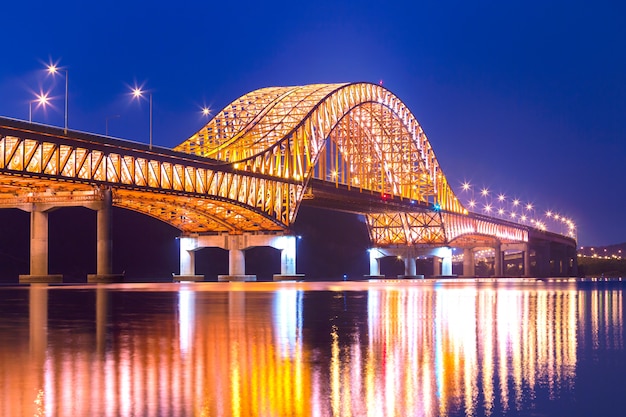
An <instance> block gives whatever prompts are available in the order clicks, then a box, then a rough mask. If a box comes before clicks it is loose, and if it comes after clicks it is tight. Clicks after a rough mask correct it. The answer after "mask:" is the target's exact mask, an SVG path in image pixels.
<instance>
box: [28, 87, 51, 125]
mask: <svg viewBox="0 0 626 417" xmlns="http://www.w3.org/2000/svg"><path fill="white" fill-rule="evenodd" d="M36 97H37V98H36V99H35V100H30V101H29V102H28V123H32V122H33V103H37V107H39V106H43V107H45V106H46V104H48V101H49V100H50V99H49V98H48V94H47V93H41V94H37V95H36Z"/></svg>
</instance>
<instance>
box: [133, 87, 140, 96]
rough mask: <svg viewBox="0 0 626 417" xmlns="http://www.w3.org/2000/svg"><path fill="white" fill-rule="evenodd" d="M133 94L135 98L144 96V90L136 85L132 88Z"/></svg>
mask: <svg viewBox="0 0 626 417" xmlns="http://www.w3.org/2000/svg"><path fill="white" fill-rule="evenodd" d="M132 94H133V97H134V98H139V97H143V91H142V90H141V88H139V87H135V88H133V90H132Z"/></svg>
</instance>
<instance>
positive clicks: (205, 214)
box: [0, 83, 576, 282]
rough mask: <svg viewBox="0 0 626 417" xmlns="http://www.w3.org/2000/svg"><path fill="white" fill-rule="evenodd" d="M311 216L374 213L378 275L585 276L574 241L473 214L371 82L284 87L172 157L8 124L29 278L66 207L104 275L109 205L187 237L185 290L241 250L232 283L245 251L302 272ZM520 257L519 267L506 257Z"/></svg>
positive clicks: (419, 137)
mask: <svg viewBox="0 0 626 417" xmlns="http://www.w3.org/2000/svg"><path fill="white" fill-rule="evenodd" d="M301 205H314V206H318V207H324V208H329V209H334V210H341V211H349V212H353V213H358V214H361V215H363V216H365V219H366V223H367V226H368V230H369V236H370V240H371V243H372V249H371V250H370V276H372V277H376V276H380V262H379V261H380V259H381V258H382V257H385V256H397V257H401V258H403V259H404V260H405V274H404V276H406V277H415V276H417V275H416V263H415V259H416V258H417V257H420V256H430V257H434V259H436V262H434V263H433V265H434V266H433V271H432V273H430V274H426V275H434V276H438V275H443V276H450V275H452V255H451V248H453V247H455V248H462V249H463V252H464V256H463V273H462V275H465V276H474V275H475V260H474V253H475V251H476V250H477V249H481V248H490V249H491V250H492V251H493V253H494V255H493V266H492V269H493V271H492V272H493V275H495V276H502V275H503V271H504V269H503V262H504V261H505V260H506V259H508V258H510V257H511V255H510V254H511V253H515V254H518V256H519V257H520V258H521V260H522V261H521V263H520V265H521V268H518V274H519V275H522V276H569V275H574V274H576V242H575V240H573V239H571V238H569V237H565V236H561V235H557V234H553V233H548V232H545V231H541V230H538V229H535V228H532V227H530V226H527V225H521V224H518V223H514V222H508V221H504V220H500V219H497V218H493V217H489V216H484V215H480V214H477V213H471V212H468V210H467V209H466V208H465V207H463V205H462V204H461V203H460V201H459V200H458V198H457V197H456V196H455V194H454V192H453V191H452V189H451V187H450V186H449V184H448V182H447V179H446V177H445V175H444V174H443V171H442V169H441V167H440V165H439V162H438V161H437V158H436V157H435V154H434V151H433V149H432V146H431V144H430V142H429V140H428V138H427V137H426V135H425V134H424V132H423V130H422V128H421V126H420V125H419V123H418V122H417V120H416V118H415V117H414V116H413V114H412V113H411V112H410V111H409V110H408V108H406V106H405V105H404V104H403V103H402V102H401V101H400V99H398V98H397V97H396V96H395V95H393V94H392V93H391V92H390V91H389V90H387V89H385V88H383V87H382V86H379V85H376V84H369V83H347V84H316V85H307V86H296V87H272V88H264V89H260V90H256V91H253V92H250V93H248V94H246V95H244V96H242V97H240V98H238V99H236V100H235V101H233V102H232V103H231V104H229V105H228V106H226V107H225V108H224V109H223V110H222V111H221V112H219V113H218V114H217V115H216V116H215V117H214V118H213V119H211V120H210V121H209V122H208V123H207V124H206V125H205V126H203V127H202V128H201V129H200V130H199V131H198V132H196V133H195V134H194V135H192V136H191V137H190V138H189V139H187V140H186V141H184V142H182V143H181V144H180V145H178V146H176V147H175V148H173V149H167V148H162V147H155V146H152V147H149V146H147V145H144V144H141V143H137V142H131V141H126V140H120V139H115V138H110V137H107V136H101V135H94V134H89V133H83V132H75V131H71V130H65V129H59V128H55V127H51V126H44V125H39V124H33V123H28V122H23V121H18V120H12V119H7V118H0V208H9V207H11V208H18V209H21V210H24V211H28V212H30V214H31V244H30V248H31V254H30V274H29V275H23V276H20V280H21V281H23V282H34V281H41V280H43V281H48V282H49V281H54V280H57V281H58V280H61V279H62V277H61V276H60V275H50V274H48V236H47V213H48V212H49V211H51V210H54V209H55V208H58V207H63V206H84V207H88V208H90V209H93V210H96V211H97V212H98V215H97V268H96V273H95V274H92V275H90V276H89V277H88V279H89V280H90V281H107V280H111V279H116V278H119V276H117V275H116V274H114V273H113V271H112V270H111V247H112V241H111V214H110V213H111V207H112V206H117V207H121V208H125V209H129V210H134V211H137V212H140V213H143V214H145V215H148V216H152V217H155V218H157V219H159V220H161V221H164V222H166V223H168V224H170V225H172V226H174V227H176V228H178V229H179V230H180V231H181V236H180V275H179V276H178V277H177V278H178V279H202V278H203V277H200V276H197V275H195V267H194V265H195V261H194V255H195V252H196V251H197V249H199V248H202V247H220V248H223V249H227V250H228V251H229V274H228V275H226V276H224V277H222V278H223V279H228V280H249V279H254V276H253V275H247V274H246V271H245V257H244V250H245V249H247V248H250V247H254V246H272V247H275V248H277V249H279V250H280V251H281V271H280V273H277V274H276V275H275V279H293V278H300V277H301V276H300V275H298V274H297V273H296V253H295V252H296V251H295V236H293V234H292V232H291V227H292V225H293V222H294V221H295V219H296V216H297V212H298V208H299V207H300V206H301ZM505 254H509V256H505Z"/></svg>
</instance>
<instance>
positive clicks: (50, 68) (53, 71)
mask: <svg viewBox="0 0 626 417" xmlns="http://www.w3.org/2000/svg"><path fill="white" fill-rule="evenodd" d="M47 68H48V73H49V74H51V75H56V73H58V72H63V73H65V134H66V135H67V88H68V85H69V74H68V72H67V70H66V69H63V68H59V67H57V65H56V64H50V65H48V67H47Z"/></svg>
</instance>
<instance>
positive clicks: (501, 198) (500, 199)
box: [498, 194, 506, 201]
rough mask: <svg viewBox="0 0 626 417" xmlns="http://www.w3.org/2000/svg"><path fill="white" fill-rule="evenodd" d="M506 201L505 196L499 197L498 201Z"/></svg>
mask: <svg viewBox="0 0 626 417" xmlns="http://www.w3.org/2000/svg"><path fill="white" fill-rule="evenodd" d="M505 199H506V197H505V196H504V194H500V195H498V201H504V200H505Z"/></svg>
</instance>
